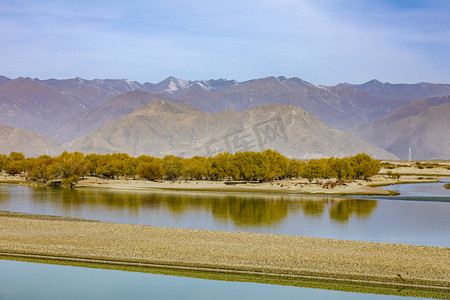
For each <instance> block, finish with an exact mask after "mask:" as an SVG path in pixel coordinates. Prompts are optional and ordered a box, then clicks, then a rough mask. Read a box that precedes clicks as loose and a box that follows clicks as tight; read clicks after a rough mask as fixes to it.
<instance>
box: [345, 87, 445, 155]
mask: <svg viewBox="0 0 450 300" xmlns="http://www.w3.org/2000/svg"><path fill="white" fill-rule="evenodd" d="M352 132H353V133H354V134H355V135H356V136H358V137H360V138H361V139H363V140H365V141H367V142H369V143H371V144H374V145H377V146H379V147H381V148H384V149H386V150H388V151H390V152H392V153H394V154H396V155H397V156H398V157H400V158H401V159H408V156H409V147H411V153H412V158H413V159H434V158H437V159H450V134H449V132H450V96H443V97H435V98H426V99H422V100H419V101H417V102H414V103H413V104H411V105H408V106H406V107H404V108H401V109H399V110H397V111H395V112H393V113H392V114H390V115H388V116H386V117H384V118H382V119H378V120H375V121H372V122H369V123H367V124H364V125H362V126H359V127H356V128H354V129H352Z"/></svg>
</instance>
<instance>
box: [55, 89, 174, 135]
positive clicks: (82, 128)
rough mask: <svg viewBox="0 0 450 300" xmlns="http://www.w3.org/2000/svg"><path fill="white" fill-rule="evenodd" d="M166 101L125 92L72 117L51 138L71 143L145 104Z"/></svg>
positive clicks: (159, 95) (154, 95)
mask: <svg viewBox="0 0 450 300" xmlns="http://www.w3.org/2000/svg"><path fill="white" fill-rule="evenodd" d="M168 99H170V97H169V96H166V95H164V94H154V93H148V92H144V91H132V92H127V93H124V94H121V95H119V96H116V97H114V98H112V99H110V100H108V101H107V102H105V103H103V104H100V105H97V106H94V107H92V108H90V109H87V110H85V111H83V112H82V113H80V114H78V115H76V116H74V117H72V118H71V119H69V120H67V121H66V122H65V124H64V125H63V126H61V127H60V128H58V129H57V130H56V131H55V132H53V133H52V135H51V136H52V137H54V138H56V139H58V140H60V141H63V142H68V141H72V140H74V139H77V138H79V137H82V136H84V135H87V134H88V133H91V132H93V131H95V130H97V129H99V128H100V127H102V126H104V125H106V124H107V123H109V122H111V121H113V120H116V119H120V118H122V117H124V116H126V115H128V114H130V113H132V112H133V111H135V110H136V109H138V108H139V107H141V106H144V105H145V104H148V103H150V102H154V101H156V100H168Z"/></svg>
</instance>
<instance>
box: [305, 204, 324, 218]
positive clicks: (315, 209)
mask: <svg viewBox="0 0 450 300" xmlns="http://www.w3.org/2000/svg"><path fill="white" fill-rule="evenodd" d="M326 201H327V200H302V202H301V204H302V209H303V213H304V214H305V215H309V216H320V215H322V213H323V212H324V210H325V203H326Z"/></svg>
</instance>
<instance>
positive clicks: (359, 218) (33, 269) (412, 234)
mask: <svg viewBox="0 0 450 300" xmlns="http://www.w3.org/2000/svg"><path fill="white" fill-rule="evenodd" d="M387 189H390V190H396V191H399V192H401V195H400V196H394V197H369V198H370V199H368V200H364V199H349V198H343V197H332V196H330V197H327V196H306V195H283V196H282V195H263V194H261V195H252V196H248V195H243V194H223V193H222V194H220V193H217V194H215V193H186V192H178V193H174V192H125V191H106V190H99V189H86V190H63V189H50V188H30V187H24V186H19V185H8V184H3V185H2V184H0V210H6V211H17V212H26V213H37V214H50V215H61V216H71V217H81V218H88V219H96V220H103V221H110V222H121V223H131V224H145V225H155V226H169V227H180V228H201V229H213V230H232V231H249V232H264V233H276V234H290V235H303V236H313V237H327V238H337V239H348V240H366V241H384V242H395V243H398V242H402V243H410V244H419V245H433V246H445V247H450V240H449V235H448V232H449V229H450V217H449V216H450V202H448V201H450V190H446V189H445V188H444V187H443V183H436V184H422V185H412V184H411V185H399V186H390V187H387ZM338 289H340V288H338ZM392 294H393V295H402V290H398V291H397V290H396V289H394V290H393V292H392ZM394 297H395V298H398V297H396V296H391V295H375V294H370V293H368V294H367V293H365V294H360V293H353V292H342V291H335V290H324V289H316V288H304V287H298V286H283V285H273V284H262V283H252V282H230V281H220V280H205V279H198V278H188V277H179V276H168V275H158V274H148V273H137V272H124V271H117V270H103V269H93V268H80V267H73V266H60V265H50V264H36V263H29V262H17V261H9V260H0V299H148V298H150V299H153V298H154V299H298V298H305V299H310V298H319V299H391V298H394ZM403 299H404V298H403ZM411 299H412V298H411Z"/></svg>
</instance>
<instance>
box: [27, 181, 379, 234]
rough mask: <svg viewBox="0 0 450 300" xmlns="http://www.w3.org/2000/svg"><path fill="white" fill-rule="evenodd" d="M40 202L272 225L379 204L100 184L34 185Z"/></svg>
mask: <svg viewBox="0 0 450 300" xmlns="http://www.w3.org/2000/svg"><path fill="white" fill-rule="evenodd" d="M31 197H32V200H33V202H34V203H35V204H46V205H54V206H55V207H61V208H62V209H63V210H64V212H65V213H66V214H67V215H71V211H72V210H75V211H76V210H79V209H80V208H83V207H95V208H97V209H101V210H115V211H123V212H127V213H128V214H130V215H139V213H140V211H141V210H156V211H168V212H170V214H171V215H172V216H173V217H176V216H182V215H185V214H193V213H195V212H204V213H208V214H210V215H211V216H213V217H214V219H216V221H219V222H229V221H231V222H232V223H233V224H234V225H235V226H238V227H246V226H259V227H261V226H272V225H276V224H279V223H281V222H283V220H284V219H285V218H287V217H288V215H289V214H293V215H296V214H299V213H300V212H303V214H304V215H305V216H308V217H322V216H323V214H324V213H325V212H326V211H327V210H328V213H329V218H330V219H331V220H334V221H337V222H347V221H348V220H349V219H350V218H351V217H352V216H353V215H355V216H357V217H358V218H365V217H368V216H369V215H370V214H371V213H372V212H373V211H374V210H375V208H376V206H377V200H356V199H345V198H338V197H327V196H323V197H317V196H316V197H314V196H290V195H288V196H280V195H253V196H248V195H245V194H220V193H190V192H183V193H180V192H140V191H134V192H130V191H126V192H125V191H106V190H100V189H83V190H68V189H51V188H34V189H32V193H31Z"/></svg>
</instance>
